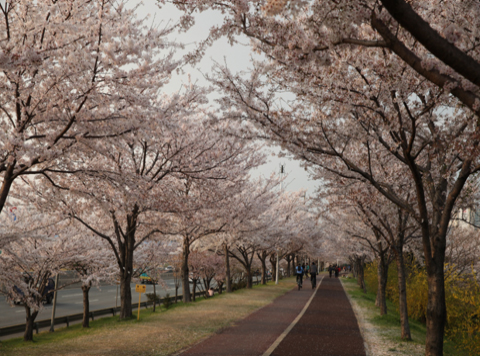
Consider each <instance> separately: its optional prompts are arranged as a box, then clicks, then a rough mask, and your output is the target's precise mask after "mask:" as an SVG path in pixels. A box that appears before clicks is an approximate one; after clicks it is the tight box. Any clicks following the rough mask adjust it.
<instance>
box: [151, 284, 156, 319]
mask: <svg viewBox="0 0 480 356" xmlns="http://www.w3.org/2000/svg"><path fill="white" fill-rule="evenodd" d="M152 281H153V280H152ZM155 284H156V282H155V281H153V312H154V313H155V307H156V305H157V290H156V288H155V287H156V285H155Z"/></svg>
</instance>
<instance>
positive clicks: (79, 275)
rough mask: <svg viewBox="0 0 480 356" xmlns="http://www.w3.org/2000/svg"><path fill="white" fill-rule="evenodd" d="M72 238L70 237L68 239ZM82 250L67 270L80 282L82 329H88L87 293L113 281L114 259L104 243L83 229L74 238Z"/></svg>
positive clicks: (114, 275)
mask: <svg viewBox="0 0 480 356" xmlns="http://www.w3.org/2000/svg"><path fill="white" fill-rule="evenodd" d="M70 238H72V237H70ZM75 239H77V240H78V243H80V241H81V243H82V246H83V248H82V249H81V250H80V252H79V253H78V254H77V255H75V256H74V257H73V258H72V261H71V262H70V264H69V265H68V269H69V270H71V271H73V272H74V273H75V275H76V280H78V281H80V282H81V289H82V294H83V321H82V326H83V327H84V328H88V327H90V301H89V292H90V289H91V288H92V287H93V286H97V287H98V286H99V283H100V282H102V281H113V280H115V279H116V278H115V277H116V272H117V270H116V266H115V259H114V256H113V254H112V251H111V250H110V248H109V246H108V244H107V243H106V241H103V240H100V239H98V238H96V237H95V236H93V235H92V234H91V233H89V232H88V231H85V229H79V234H77V236H75Z"/></svg>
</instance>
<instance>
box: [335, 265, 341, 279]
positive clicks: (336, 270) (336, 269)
mask: <svg viewBox="0 0 480 356" xmlns="http://www.w3.org/2000/svg"><path fill="white" fill-rule="evenodd" d="M338 272H340V267H335V278H338Z"/></svg>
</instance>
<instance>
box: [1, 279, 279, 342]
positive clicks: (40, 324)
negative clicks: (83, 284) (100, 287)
mask: <svg viewBox="0 0 480 356" xmlns="http://www.w3.org/2000/svg"><path fill="white" fill-rule="evenodd" d="M270 279H271V278H267V280H270ZM259 283H260V281H258V280H256V281H253V284H254V285H257V284H259ZM224 288H225V287H223V288H222V289H224ZM215 291H216V292H218V288H216V289H215ZM202 295H205V291H204V290H200V291H196V292H195V297H199V296H202ZM170 298H171V299H174V298H175V297H174V296H173V297H172V296H171V297H170ZM182 298H183V295H177V299H179V300H181V299H182ZM163 301H164V298H160V300H159V302H158V303H157V305H160V304H162V303H163ZM149 304H150V305H153V301H152V302H148V301H147V302H141V303H140V307H142V305H143V306H144V307H145V308H147V307H148V305H149ZM136 308H138V303H132V310H134V309H136ZM119 311H120V307H113V308H105V309H97V310H93V311H91V312H90V318H91V319H92V320H95V317H96V316H103V315H109V314H112V316H115V315H116V314H117V312H119ZM82 319H83V313H78V314H70V315H66V316H59V317H56V318H55V325H60V324H66V325H67V328H68V327H69V326H70V323H71V322H73V321H77V320H82ZM50 325H51V319H43V320H39V321H36V322H35V323H34V324H33V327H34V329H35V331H36V333H37V334H38V332H39V329H41V328H45V327H49V326H50ZM25 327H26V324H17V325H11V326H5V327H1V328H0V337H1V336H7V335H12V334H18V333H22V332H24V331H25Z"/></svg>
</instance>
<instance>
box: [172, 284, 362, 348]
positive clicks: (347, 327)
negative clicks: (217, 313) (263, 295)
mask: <svg viewBox="0 0 480 356" xmlns="http://www.w3.org/2000/svg"><path fill="white" fill-rule="evenodd" d="M313 292H314V291H313V290H312V289H311V284H310V282H308V281H306V282H304V288H303V289H302V290H301V291H298V290H296V289H294V290H292V291H290V292H288V293H287V294H285V295H284V296H282V297H279V298H277V299H276V300H275V301H274V302H273V303H271V304H269V305H267V306H266V307H263V308H261V309H260V310H258V311H256V312H254V313H252V314H251V315H250V316H248V317H247V318H245V319H243V320H241V321H240V322H238V323H237V324H236V325H235V326H233V327H230V328H227V329H225V330H223V331H222V332H219V333H218V334H216V335H214V336H212V337H210V338H208V339H206V340H204V341H203V342H201V343H199V344H197V345H195V346H193V347H192V348H190V349H188V350H186V351H185V352H183V353H181V354H180V355H182V356H206V355H228V356H233V355H248V356H253V355H264V354H265V356H266V355H267V354H268V355H269V354H271V355H272V356H287V355H292V356H293V355H295V356H298V355H303V356H307V355H322V356H329V355H331V356H365V351H364V347H363V340H362V337H361V335H360V331H359V329H358V325H357V321H356V319H355V315H354V313H353V311H352V308H351V306H350V303H349V301H348V299H347V296H346V295H345V292H344V290H343V288H342V286H341V284H340V281H339V280H338V279H335V278H331V279H330V278H328V276H327V277H325V278H324V279H323V281H322V282H321V284H320V287H319V288H318V290H317V292H316V294H315V296H314V297H313V299H312V300H311V302H310V304H309V306H308V308H307V309H306V310H305V312H304V314H303V315H302V316H301V317H300V318H297V317H298V316H299V314H300V313H301V312H302V310H303V309H304V307H305V305H306V304H307V303H308V302H309V300H310V299H311V297H312V295H313ZM296 318H297V320H296V324H295V325H292V322H293V321H294V320H295V319H296ZM292 326H293V327H292ZM287 330H288V333H286V331H287ZM279 337H280V339H279ZM282 338H283V340H282ZM279 340H282V341H281V342H279ZM274 344H275V345H276V344H278V346H276V347H275V349H274V350H273V351H272V350H271V348H270V347H271V346H272V345H274ZM269 348H270V350H269V351H268V353H266V352H267V350H268V349H269Z"/></svg>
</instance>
